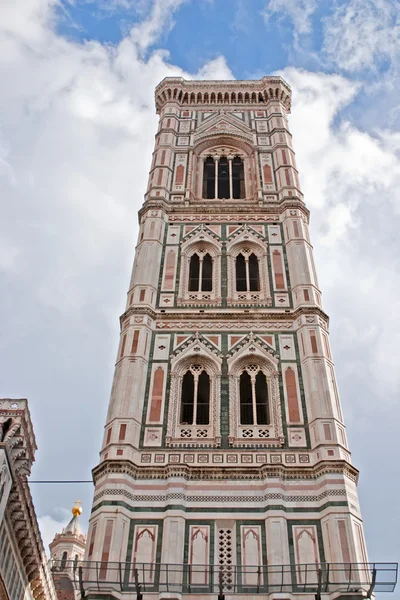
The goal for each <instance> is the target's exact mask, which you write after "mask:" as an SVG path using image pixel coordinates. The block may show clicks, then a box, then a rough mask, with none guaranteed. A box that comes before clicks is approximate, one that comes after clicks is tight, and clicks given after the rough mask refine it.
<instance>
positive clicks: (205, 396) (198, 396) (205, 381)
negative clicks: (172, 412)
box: [180, 364, 210, 425]
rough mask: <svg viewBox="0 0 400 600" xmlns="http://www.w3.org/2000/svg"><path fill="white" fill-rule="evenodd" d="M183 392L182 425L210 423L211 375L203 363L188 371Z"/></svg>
mask: <svg viewBox="0 0 400 600" xmlns="http://www.w3.org/2000/svg"><path fill="white" fill-rule="evenodd" d="M181 392H182V393H181V416H180V423H181V425H209V423H210V376H209V375H208V373H207V372H206V371H205V370H204V369H203V367H202V366H201V365H196V364H194V365H191V367H190V368H189V370H188V371H186V373H185V374H184V376H183V378H182V390H181Z"/></svg>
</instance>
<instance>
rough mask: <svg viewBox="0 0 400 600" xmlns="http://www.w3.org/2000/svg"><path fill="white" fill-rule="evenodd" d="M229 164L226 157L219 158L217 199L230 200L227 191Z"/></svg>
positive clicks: (228, 191)
mask: <svg viewBox="0 0 400 600" xmlns="http://www.w3.org/2000/svg"><path fill="white" fill-rule="evenodd" d="M229 183H230V177H229V163H228V159H227V158H226V156H221V158H220V159H219V161H218V198H219V199H222V198H230V197H231V194H230V190H229Z"/></svg>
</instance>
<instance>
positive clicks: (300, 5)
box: [263, 0, 317, 34]
mask: <svg viewBox="0 0 400 600" xmlns="http://www.w3.org/2000/svg"><path fill="white" fill-rule="evenodd" d="M316 8H317V0H268V2H267V3H266V5H265V8H264V10H263V15H264V19H265V21H266V22H267V23H268V22H269V20H270V19H271V17H276V16H278V18H282V17H286V18H288V19H290V21H291V22H292V24H293V28H294V31H295V34H307V33H310V32H311V29H312V23H311V17H312V15H313V13H314V11H315V9H316Z"/></svg>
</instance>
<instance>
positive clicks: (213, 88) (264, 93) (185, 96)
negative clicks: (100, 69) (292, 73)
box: [155, 76, 292, 113]
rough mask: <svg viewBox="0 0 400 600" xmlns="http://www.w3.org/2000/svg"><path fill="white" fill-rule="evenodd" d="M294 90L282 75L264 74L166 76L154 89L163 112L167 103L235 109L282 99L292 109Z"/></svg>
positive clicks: (159, 107) (258, 106)
mask: <svg viewBox="0 0 400 600" xmlns="http://www.w3.org/2000/svg"><path fill="white" fill-rule="evenodd" d="M291 95H292V92H291V89H290V87H289V85H288V84H287V83H286V81H285V80H284V79H282V78H281V77H267V76H265V77H262V79H259V80H248V81H241V80H217V81H210V80H208V81H199V80H196V81H194V80H186V79H183V77H165V78H164V79H163V80H162V81H161V82H160V83H159V84H158V86H157V87H156V89H155V104H156V111H157V113H160V111H161V109H162V108H163V107H164V105H165V104H166V103H167V102H173V103H176V104H178V105H179V106H185V107H194V106H195V107H202V108H208V107H212V108H214V107H215V106H221V105H225V106H229V107H234V108H235V109H236V110H238V109H239V110H240V109H242V110H244V109H249V108H253V109H254V108H258V109H260V108H263V107H264V106H266V105H267V104H268V103H269V102H273V101H275V102H276V101H278V102H281V103H282V104H283V105H284V107H285V109H286V110H287V111H288V112H290V107H291Z"/></svg>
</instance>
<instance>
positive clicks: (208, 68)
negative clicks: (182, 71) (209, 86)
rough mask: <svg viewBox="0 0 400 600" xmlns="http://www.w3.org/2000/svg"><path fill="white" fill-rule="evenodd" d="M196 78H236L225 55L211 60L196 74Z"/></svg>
mask: <svg viewBox="0 0 400 600" xmlns="http://www.w3.org/2000/svg"><path fill="white" fill-rule="evenodd" d="M195 77H196V79H235V77H234V75H233V73H232V71H231V70H230V68H229V66H228V64H227V62H226V59H225V56H217V57H216V58H214V59H212V60H209V61H208V62H207V63H206V64H205V65H204V66H203V67H201V69H200V70H199V72H198V73H197V74H196V76H195Z"/></svg>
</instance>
